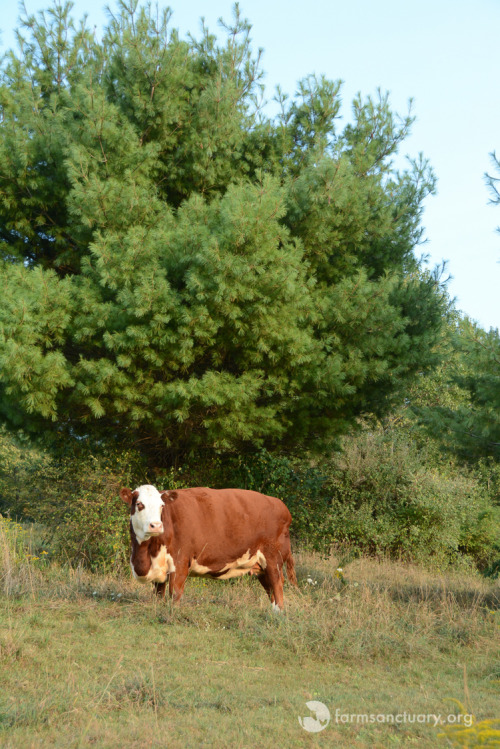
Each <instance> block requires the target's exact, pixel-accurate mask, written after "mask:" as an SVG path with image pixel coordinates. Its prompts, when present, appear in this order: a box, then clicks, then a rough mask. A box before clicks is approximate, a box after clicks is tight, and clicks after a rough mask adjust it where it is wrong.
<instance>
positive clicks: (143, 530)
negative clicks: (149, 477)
mask: <svg viewBox="0 0 500 749" xmlns="http://www.w3.org/2000/svg"><path fill="white" fill-rule="evenodd" d="M164 494H166V492H162V493H161V494H160V492H159V491H158V489H155V487H154V486H149V485H145V486H139V487H138V488H137V489H135V491H132V490H131V489H122V490H121V491H120V497H121V498H122V499H123V501H124V502H125V504H127V505H128V506H129V507H130V521H131V523H132V528H133V529H134V533H135V535H136V538H137V541H138V542H139V543H140V544H142V542H143V541H147V540H148V539H150V538H152V537H153V536H160V535H161V534H162V533H163V522H162V519H161V514H162V510H163V507H164V504H165V503H164V501H163V495H164Z"/></svg>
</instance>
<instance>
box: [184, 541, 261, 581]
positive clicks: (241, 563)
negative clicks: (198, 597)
mask: <svg viewBox="0 0 500 749" xmlns="http://www.w3.org/2000/svg"><path fill="white" fill-rule="evenodd" d="M266 566H267V562H266V558H265V556H264V554H263V553H262V552H261V551H260V550H257V551H256V552H255V554H253V555H252V556H250V549H249V550H248V551H247V552H246V553H245V554H243V556H242V557H240V558H239V559H236V560H235V561H234V562H227V563H226V564H224V565H223V567H222V569H221V568H220V566H219V565H217V567H216V568H213V569H212V568H211V567H206V566H205V565H203V564H198V562H197V561H196V559H193V561H192V562H191V565H190V567H189V574H190V575H192V576H196V577H213V576H216V577H217V579H218V580H229V579H230V578H232V577H240V576H241V575H248V574H250V573H252V574H254V575H258V574H260V573H262V572H263V571H264V570H265V569H266Z"/></svg>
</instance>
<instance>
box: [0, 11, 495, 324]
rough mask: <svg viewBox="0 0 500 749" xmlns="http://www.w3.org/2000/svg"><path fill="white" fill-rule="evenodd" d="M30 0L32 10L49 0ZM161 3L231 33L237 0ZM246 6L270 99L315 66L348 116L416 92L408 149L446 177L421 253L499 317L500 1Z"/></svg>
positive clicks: (468, 308)
mask: <svg viewBox="0 0 500 749" xmlns="http://www.w3.org/2000/svg"><path fill="white" fill-rule="evenodd" d="M25 4H26V8H27V10H28V12H30V13H33V12H36V11H38V10H40V9H43V8H47V7H48V5H49V4H50V2H49V0H25ZM159 4H160V7H163V6H165V5H169V6H170V8H171V9H172V11H173V16H172V20H171V25H172V26H173V27H176V28H178V29H179V31H180V33H181V36H185V35H186V34H187V33H188V32H191V33H192V34H193V35H194V36H198V35H199V34H200V19H201V17H204V18H205V21H206V24H207V25H208V27H209V29H210V30H211V31H213V32H214V33H217V32H218V33H219V34H221V38H222V35H223V32H222V30H221V29H220V27H219V26H218V23H217V21H218V19H219V18H220V17H223V18H224V19H225V20H228V21H230V20H231V18H232V7H233V1H232V0H203V1H202V0H171V2H170V3H161V2H160V3H159ZM109 5H110V7H111V9H113V8H115V7H116V5H115V2H114V0H113V2H110V3H109ZM0 7H1V11H0V29H1V31H2V33H1V36H0V51H2V52H3V51H5V50H6V49H8V48H11V47H14V46H15V37H14V34H13V30H14V28H15V27H16V25H17V19H18V16H19V9H18V8H17V7H16V5H15V3H11V2H9V0H0ZM240 8H241V11H242V14H243V15H244V16H245V17H246V18H248V19H249V21H250V22H251V24H252V33H251V38H252V40H253V41H252V44H253V47H254V49H255V50H257V49H258V48H262V49H263V58H262V67H263V69H264V71H265V72H266V76H265V79H264V82H265V84H266V97H267V99H269V100H271V99H272V97H273V95H274V92H275V87H276V86H277V85H278V84H279V85H280V86H281V88H282V89H283V90H284V91H285V92H287V93H288V94H290V95H293V94H294V93H295V91H296V84H297V81H299V80H300V79H301V78H304V77H305V76H307V75H308V74H310V73H316V74H318V75H321V74H324V75H326V76H327V77H328V78H330V79H334V80H337V79H342V80H343V81H344V85H343V88H342V100H343V110H342V113H343V117H344V121H346V120H347V121H348V120H349V117H350V112H351V102H352V99H353V97H354V96H355V95H356V94H357V93H358V92H361V94H362V95H364V96H367V95H369V94H375V93H376V91H377V89H378V88H381V89H382V90H383V91H388V92H389V93H390V101H391V104H392V108H393V109H394V110H395V111H397V112H399V113H401V114H405V113H406V111H407V106H408V100H409V99H410V98H412V99H413V111H414V114H415V115H416V117H417V119H416V122H415V124H414V126H413V129H412V134H411V136H410V137H409V138H407V140H406V141H405V142H404V143H403V145H402V156H404V155H406V154H408V155H409V156H411V157H416V156H417V155H418V154H419V153H420V152H423V154H424V156H425V157H426V158H428V159H429V160H430V163H431V164H432V167H433V169H434V171H435V173H436V176H437V178H438V184H437V195H436V196H430V197H429V198H427V200H426V202H425V211H424V215H423V221H422V223H423V226H424V227H425V237H426V239H427V242H426V244H425V245H424V246H422V247H420V248H419V249H418V254H419V255H420V254H422V253H425V254H428V255H429V261H428V262H429V265H430V267H434V266H435V265H436V264H439V263H441V262H442V261H443V260H446V261H447V272H448V273H449V274H451V276H452V279H451V281H450V283H449V286H448V290H449V293H450V295H451V296H452V297H454V298H455V304H456V307H457V308H458V309H460V310H462V311H463V312H465V313H466V314H467V315H468V316H469V317H471V318H472V319H474V320H476V321H477V322H478V323H479V324H480V325H481V326H482V327H484V328H486V329H489V328H490V327H495V328H496V327H499V326H500V233H499V232H498V231H496V229H497V227H498V226H500V205H499V206H494V205H491V203H490V202H489V201H490V194H489V192H488V189H487V187H486V184H485V180H484V173H485V172H488V171H489V172H490V173H491V172H492V171H493V172H494V170H493V169H492V164H491V158H490V153H491V152H492V151H494V150H496V151H497V152H498V153H499V155H500V91H499V90H498V87H497V81H498V78H499V73H500V55H499V53H498V34H499V30H500V0H420V2H418V3H410V2H404V0H377V2H373V0H350V1H349V2H346V1H345V0H342V1H340V0H308V2H306V3H304V2H303V1H301V2H299V1H298V0H241V2H240ZM85 13H86V14H87V15H88V22H89V25H90V26H91V27H93V26H96V27H97V28H96V33H98V34H99V32H100V29H101V28H102V26H103V25H104V24H105V23H106V20H107V14H106V11H105V3H103V2H101V0H76V1H75V2H74V9H73V14H74V17H75V18H76V19H80V18H81V17H82V16H83V15H84V14H85ZM269 111H270V113H273V112H274V110H273V109H272V104H271V103H270V104H269ZM401 165H403V163H402V162H401ZM495 176H500V174H496V173H495Z"/></svg>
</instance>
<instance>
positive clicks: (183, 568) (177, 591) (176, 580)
mask: <svg viewBox="0 0 500 749" xmlns="http://www.w3.org/2000/svg"><path fill="white" fill-rule="evenodd" d="M188 572H189V565H188V563H187V562H186V563H184V564H182V563H179V562H177V563H176V565H175V572H171V573H170V576H169V579H168V592H169V594H170V598H171V599H172V600H173V601H174V603H176V602H177V601H179V599H180V598H181V596H182V594H183V593H184V585H185V584H186V578H187V576H188Z"/></svg>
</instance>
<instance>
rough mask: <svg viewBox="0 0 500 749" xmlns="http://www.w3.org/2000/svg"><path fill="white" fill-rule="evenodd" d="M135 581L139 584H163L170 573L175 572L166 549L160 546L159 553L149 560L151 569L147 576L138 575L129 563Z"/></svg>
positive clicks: (172, 561)
mask: <svg viewBox="0 0 500 749" xmlns="http://www.w3.org/2000/svg"><path fill="white" fill-rule="evenodd" d="M130 566H131V567H132V572H133V575H134V577H135V579H136V580H139V582H140V583H164V582H165V581H166V579H167V576H168V574H169V573H170V572H175V564H174V560H173V559H172V556H171V555H170V554H168V553H167V547H166V546H161V547H160V551H159V553H158V554H157V555H156V556H155V557H152V558H151V567H150V569H149V572H148V574H147V575H138V574H137V573H136V571H135V569H134V565H133V564H132V562H131V563H130Z"/></svg>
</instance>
